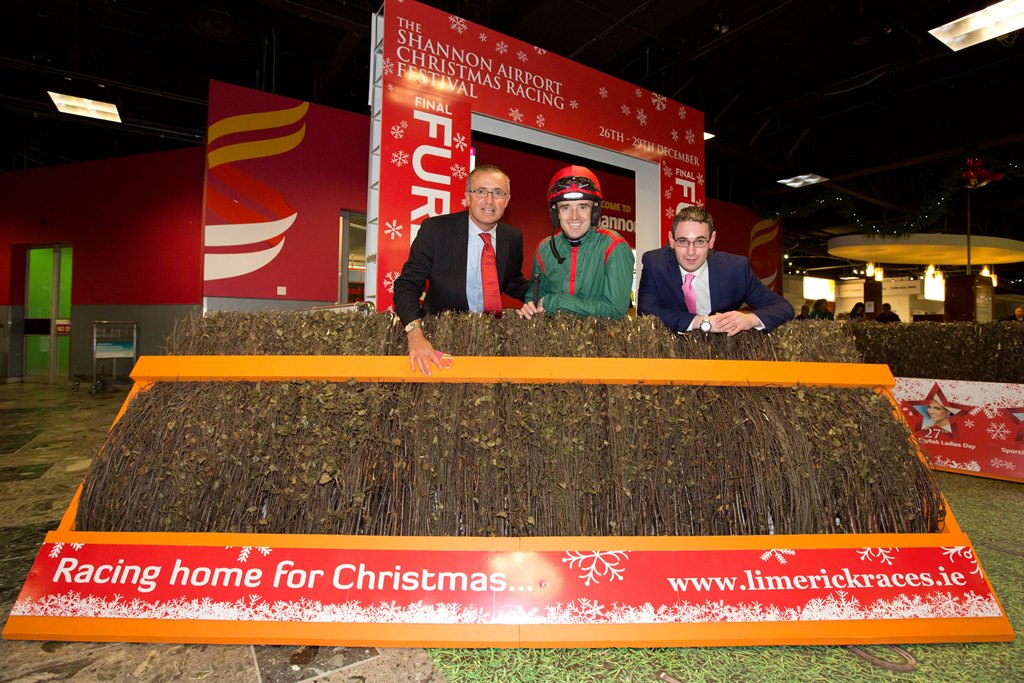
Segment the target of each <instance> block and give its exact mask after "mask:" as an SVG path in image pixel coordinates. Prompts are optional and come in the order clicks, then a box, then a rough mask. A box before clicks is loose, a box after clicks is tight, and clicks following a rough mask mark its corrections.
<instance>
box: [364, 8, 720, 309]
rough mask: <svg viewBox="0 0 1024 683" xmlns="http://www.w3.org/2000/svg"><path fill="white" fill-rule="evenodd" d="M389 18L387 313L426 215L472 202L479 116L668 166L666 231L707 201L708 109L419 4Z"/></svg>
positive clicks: (383, 181) (381, 270)
mask: <svg viewBox="0 0 1024 683" xmlns="http://www.w3.org/2000/svg"><path fill="white" fill-rule="evenodd" d="M384 23H385V26H384V52H383V65H382V70H383V102H382V106H381V111H382V114H381V122H382V124H381V128H382V136H381V138H382V139H381V153H380V165H381V168H380V195H379V197H380V207H379V216H378V222H379V226H380V227H379V238H378V240H379V241H378V254H377V261H378V266H377V267H378V271H377V279H378V285H379V286H378V291H377V306H378V308H381V309H384V308H387V307H389V306H390V305H391V301H392V298H391V297H392V292H393V283H394V279H395V277H397V276H398V274H399V272H400V271H401V267H402V265H403V264H404V262H405V259H406V258H407V256H408V253H409V244H410V242H411V240H412V238H413V237H414V236H415V233H416V231H417V229H418V227H419V225H420V223H421V222H422V220H423V219H424V218H426V217H428V216H433V215H438V214H442V213H447V212H449V211H457V210H460V209H461V207H462V201H463V197H464V193H465V179H466V176H467V174H468V170H469V146H470V144H471V139H472V130H471V118H472V114H474V113H476V114H482V115H484V116H488V117H491V118H494V119H498V120H501V121H505V122H509V123H512V124H515V125H518V126H523V127H526V128H533V129H536V130H541V131H544V132H547V133H553V134H555V135H558V136H562V137H565V138H568V139H572V140H578V141H581V142H584V143H588V144H592V145H596V146H599V147H603V148H606V149H610V150H613V151H616V152H621V153H624V154H627V155H630V156H632V157H636V158H640V159H645V160H648V161H651V162H654V163H657V164H659V166H660V168H661V174H660V178H661V188H660V202H661V209H660V212H659V213H660V215H661V220H662V224H663V225H662V226H661V232H662V233H667V231H668V228H669V226H670V225H671V218H672V216H674V215H675V213H676V211H677V210H678V208H679V207H681V206H683V205H687V204H698V205H703V204H704V138H703V132H704V116H703V114H702V113H701V112H699V111H697V110H695V109H692V108H690V107H686V106H684V105H682V104H679V103H678V102H674V101H672V100H669V99H667V98H666V97H665V96H663V95H659V94H658V93H654V92H651V91H649V90H645V89H643V88H639V87H637V86H634V85H631V84H629V83H626V82H625V81H621V80H619V79H616V78H613V77H611V76H608V75H606V74H602V73H600V72H598V71H595V70H593V69H590V68H588V67H585V66H582V65H580V64H577V63H575V62H573V61H571V60H569V59H566V58H564V57H560V56H558V55H555V54H553V53H550V52H547V51H546V50H542V49H540V48H537V47H534V46H531V45H527V44H526V43H523V42H521V41H518V40H516V39H514V38H510V37H508V36H505V35H503V34H500V33H497V32H496V31H493V30H491V29H488V28H485V27H483V26H478V25H476V24H472V23H470V22H468V21H466V20H465V19H462V18H461V17H457V16H454V15H451V14H446V13H444V12H441V11H438V10H435V9H433V8H430V7H426V6H424V5H421V4H419V3H416V2H412V1H411V0H408V1H404V2H396V1H395V0H386V2H385V13H384ZM513 181H514V179H513Z"/></svg>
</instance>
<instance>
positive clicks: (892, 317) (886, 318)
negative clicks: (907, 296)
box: [875, 304, 900, 323]
mask: <svg viewBox="0 0 1024 683" xmlns="http://www.w3.org/2000/svg"><path fill="white" fill-rule="evenodd" d="M875 322H878V323H898V322H900V317H899V316H898V315H897V314H896V313H894V312H893V310H892V306H890V305H889V304H882V312H881V313H879V314H878V315H877V316H875Z"/></svg>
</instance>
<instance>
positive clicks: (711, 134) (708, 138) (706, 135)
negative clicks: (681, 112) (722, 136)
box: [704, 131, 715, 140]
mask: <svg viewBox="0 0 1024 683" xmlns="http://www.w3.org/2000/svg"><path fill="white" fill-rule="evenodd" d="M713 137H715V134H714V133H709V132H707V131H704V139H705V140H710V139H711V138H713Z"/></svg>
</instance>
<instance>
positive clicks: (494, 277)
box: [480, 232, 501, 315]
mask: <svg viewBox="0 0 1024 683" xmlns="http://www.w3.org/2000/svg"><path fill="white" fill-rule="evenodd" d="M480 239H482V240H483V241H484V252H483V253H482V254H480V275H481V276H482V279H483V285H484V313H493V314H496V315H501V287H499V286H498V262H497V260H496V259H495V258H494V247H493V246H491V233H489V232H482V233H480Z"/></svg>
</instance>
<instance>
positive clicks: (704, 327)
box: [700, 320, 711, 332]
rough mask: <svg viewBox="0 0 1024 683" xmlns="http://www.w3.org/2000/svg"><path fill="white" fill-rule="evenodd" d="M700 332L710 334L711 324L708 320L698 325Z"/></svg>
mask: <svg viewBox="0 0 1024 683" xmlns="http://www.w3.org/2000/svg"><path fill="white" fill-rule="evenodd" d="M700 331H701V332H710V331H711V322H710V321H709V320H703V321H701V323H700Z"/></svg>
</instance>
